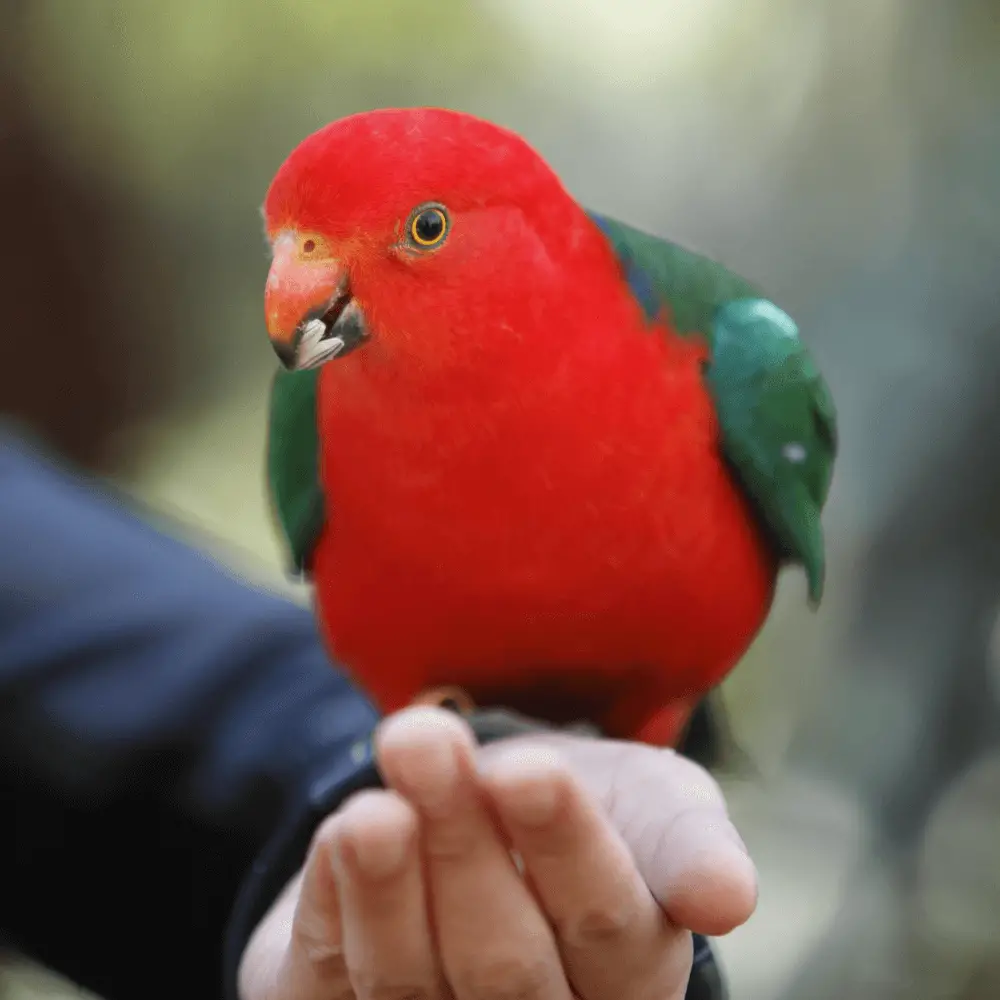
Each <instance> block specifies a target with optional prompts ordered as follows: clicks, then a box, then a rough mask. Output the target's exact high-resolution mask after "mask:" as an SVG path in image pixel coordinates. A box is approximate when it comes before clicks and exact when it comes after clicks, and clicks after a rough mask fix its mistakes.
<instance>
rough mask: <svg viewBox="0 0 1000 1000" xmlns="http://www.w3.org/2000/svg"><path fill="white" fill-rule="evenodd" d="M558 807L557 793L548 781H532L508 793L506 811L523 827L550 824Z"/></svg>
mask: <svg viewBox="0 0 1000 1000" xmlns="http://www.w3.org/2000/svg"><path fill="white" fill-rule="evenodd" d="M558 805H559V793H558V791H557V789H556V787H555V786H554V785H553V784H552V782H550V781H546V780H544V779H534V780H532V781H527V782H524V783H522V784H521V785H520V787H518V789H517V790H516V791H512V792H511V793H509V798H508V799H507V809H508V810H509V811H510V812H511V813H513V817H512V818H513V819H514V820H516V821H517V822H518V823H523V824H524V825H525V826H544V825H545V824H546V823H551V822H552V820H553V818H554V817H555V814H556V809H557V807H558Z"/></svg>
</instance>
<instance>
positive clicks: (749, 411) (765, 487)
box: [706, 298, 837, 605]
mask: <svg viewBox="0 0 1000 1000" xmlns="http://www.w3.org/2000/svg"><path fill="white" fill-rule="evenodd" d="M710 340H711V344H712V362H711V364H710V366H709V368H708V370H707V372H706V379H707V380H708V384H709V387H710V389H711V391H712V397H713V399H714V400H715V406H716V410H717V412H718V415H719V424H720V426H721V428H722V438H723V451H724V452H725V454H726V457H727V458H728V459H729V461H730V463H731V464H732V466H733V468H734V470H735V472H736V474H737V476H738V477H739V479H740V481H741V482H742V484H743V486H744V488H745V489H746V491H747V493H748V494H749V495H750V496H751V498H752V499H753V500H754V502H755V503H756V505H757V508H758V509H759V511H760V513H761V515H762V516H763V518H764V520H765V522H766V523H767V525H768V527H769V528H770V529H771V532H772V534H773V536H774V537H775V539H776V540H777V542H778V545H779V550H780V553H781V555H782V556H783V557H784V558H785V559H787V560H789V561H792V562H797V563H800V564H801V565H802V566H803V568H804V569H805V571H806V578H807V580H808V583H809V599H810V601H811V602H812V603H813V604H814V605H817V604H819V602H820V600H821V598H822V596H823V583H824V578H825V572H826V557H825V548H824V544H823V528H822V524H821V521H820V514H821V512H822V510H823V506H824V504H825V503H826V498H827V494H828V492H829V489H830V479H831V477H832V474H833V464H834V460H835V458H836V454H837V415H836V410H835V408H834V405H833V397H832V396H831V395H830V389H829V387H828V386H827V384H826V382H825V380H824V379H823V377H822V375H820V373H819V370H818V369H817V368H816V365H815V363H814V362H813V359H812V357H811V356H810V354H809V352H808V350H807V349H806V347H805V345H804V344H803V343H802V341H801V340H800V339H799V332H798V329H797V327H796V325H795V323H794V322H793V321H792V319H791V317H789V316H788V314H787V313H785V312H783V311H782V310H781V309H779V308H778V307H777V306H776V305H775V304H774V303H773V302H769V301H768V300H767V299H757V298H754V299H738V300H736V301H734V302H730V303H727V304H726V305H725V306H723V307H722V308H721V309H719V311H718V312H717V314H716V317H715V322H714V327H713V330H712V334H711V337H710Z"/></svg>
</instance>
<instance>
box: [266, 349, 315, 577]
mask: <svg viewBox="0 0 1000 1000" xmlns="http://www.w3.org/2000/svg"><path fill="white" fill-rule="evenodd" d="M318 377H319V369H318V368H316V369H312V370H307V371H299V372H290V371H286V370H285V369H284V368H282V369H279V370H278V372H277V374H276V375H275V377H274V383H273V385H272V387H271V411H270V416H269V421H268V440H267V475H268V485H269V486H270V493H271V503H272V505H273V507H274V511H275V514H276V515H277V518H278V522H279V523H280V524H281V528H282V530H283V531H284V534H285V539H286V541H287V543H288V547H289V550H290V552H291V557H292V565H293V567H294V569H295V571H296V572H298V573H302V572H304V571H305V569H306V566H307V563H308V561H309V557H310V555H311V554H312V550H313V548H314V547H315V545H316V541H317V539H318V538H319V534H320V532H321V531H322V530H323V523H324V520H325V517H326V510H325V506H326V505H325V502H324V498H323V491H322V489H321V488H320V480H319V425H318V422H317V414H316V381H317V379H318Z"/></svg>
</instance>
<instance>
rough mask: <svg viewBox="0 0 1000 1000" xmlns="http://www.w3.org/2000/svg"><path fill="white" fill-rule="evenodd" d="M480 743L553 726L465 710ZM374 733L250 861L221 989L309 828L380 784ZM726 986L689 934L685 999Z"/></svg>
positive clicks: (719, 992) (233, 996)
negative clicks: (691, 950)
mask: <svg viewBox="0 0 1000 1000" xmlns="http://www.w3.org/2000/svg"><path fill="white" fill-rule="evenodd" d="M465 718H466V721H467V722H468V723H469V725H470V727H471V728H472V731H473V733H474V735H475V737H476V740H477V741H478V743H479V745H480V746H486V745H487V744H488V743H494V742H496V741H498V740H502V739H509V738H511V737H513V736H522V735H527V734H529V733H533V732H539V731H540V730H552V729H554V728H555V727H553V726H549V725H547V724H546V723H542V722H539V721H536V720H534V719H529V718H527V717H525V716H522V715H518V714H516V713H513V712H506V711H502V710H488V711H476V712H471V713H469V714H468V715H466V717H465ZM373 735H374V734H369V736H368V737H367V738H366V739H364V740H359V741H358V742H357V743H354V744H353V745H352V746H351V749H350V753H349V754H348V755H347V756H346V757H340V758H338V759H337V760H336V761H335V762H334V763H333V764H332V766H331V767H330V768H329V770H327V771H326V772H325V773H323V774H322V775H321V776H320V777H319V778H318V779H316V780H315V781H314V782H313V783H312V785H310V787H309V788H308V790H307V791H306V793H305V794H304V795H302V796H301V797H300V798H299V799H298V800H297V801H296V803H295V805H294V806H293V808H291V809H290V811H289V817H288V819H287V821H286V823H285V824H284V826H282V827H281V828H280V829H279V830H278V832H277V833H276V834H275V835H274V837H273V838H272V839H271V841H270V843H268V845H267V847H266V848H265V849H264V851H263V853H262V854H261V855H260V857H259V858H258V859H257V861H256V862H254V865H253V868H252V869H251V871H250V874H249V875H248V877H247V879H246V880H245V882H244V884H243V887H242V889H241V890H240V894H239V896H238V898H237V900H236V905H235V906H234V908H233V912H232V916H231V917H230V921H229V927H228V928H227V932H226V940H225V945H224V954H223V962H224V967H223V973H224V977H225V978H224V984H223V985H224V995H225V997H226V1000H240V995H239V987H238V981H239V967H240V961H241V959H242V957H243V952H244V950H245V949H246V946H247V943H248V942H249V940H250V936H251V935H252V934H253V932H254V930H255V929H256V927H257V925H258V924H259V923H260V922H261V920H263V919H264V916H265V914H266V913H267V911H268V910H269V909H270V907H271V905H272V903H273V902H274V901H275V900H276V899H277V898H278V896H279V895H280V893H281V892H282V890H283V889H284V888H285V886H286V885H287V884H288V882H289V881H290V880H291V879H292V877H293V876H294V875H295V873H296V872H297V871H298V870H299V868H301V867H302V863H303V861H304V860H305V857H306V854H307V853H308V851H309V845H310V843H311V841H312V838H313V834H314V833H315V832H316V830H317V829H318V828H319V826H320V824H321V823H322V822H323V820H324V819H326V817H327V816H329V815H330V814H331V813H334V812H336V810H337V809H338V808H339V807H340V806H341V804H342V803H343V802H345V801H346V800H347V799H348V798H349V797H350V796H351V795H353V794H354V793H355V792H359V791H361V790H362V789H365V788H381V787H382V778H381V775H380V774H379V772H378V767H377V766H376V764H375V752H374V744H373V739H372V737H373ZM727 995H728V994H727V991H726V990H725V988H724V985H723V982H722V978H721V976H720V974H719V969H718V966H717V965H716V962H715V957H714V955H713V954H712V949H711V946H710V945H709V943H708V940H707V939H706V938H704V937H702V936H701V935H699V934H695V935H694V962H693V966H692V971H691V980H690V982H689V985H688V989H687V993H686V994H685V1000H726V998H727Z"/></svg>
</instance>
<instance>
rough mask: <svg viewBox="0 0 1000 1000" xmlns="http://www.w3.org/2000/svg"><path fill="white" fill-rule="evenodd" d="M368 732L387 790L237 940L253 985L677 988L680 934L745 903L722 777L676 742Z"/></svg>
mask: <svg viewBox="0 0 1000 1000" xmlns="http://www.w3.org/2000/svg"><path fill="white" fill-rule="evenodd" d="M376 746H377V753H378V760H379V765H380V769H381V771H382V774H383V776H384V779H385V782H386V785H387V789H386V790H379V791H366V792H361V793H359V794H358V795H356V796H354V797H353V798H352V799H350V800H349V801H348V802H347V803H346V804H345V805H344V806H343V807H342V808H341V809H340V810H339V811H338V812H337V813H336V814H335V815H334V816H332V817H330V818H329V819H328V820H327V821H326V822H325V823H324V824H323V826H322V827H321V828H320V830H319V831H318V833H317V835H316V837H315V838H314V841H313V845H312V848H311V850H310V852H309V856H308V858H307V860H306V863H305V866H304V868H303V870H302V872H301V873H300V874H299V875H298V876H297V877H296V878H295V879H294V880H293V881H292V882H291V883H290V884H289V885H288V887H287V888H286V890H285V892H284V893H283V894H282V896H281V897H280V898H279V899H278V900H277V901H276V903H275V904H274V906H273V907H272V909H271V911H270V912H269V914H268V915H267V916H266V917H265V919H264V920H263V921H262V922H261V924H260V925H259V927H258V929H257V931H256V932H255V934H254V935H253V937H252V939H251V941H250V943H249V945H248V947H247V950H246V953H245V955H244V959H243V963H242V966H241V974H240V981H241V993H242V996H243V998H244V1000H416V998H419V1000H446V998H451V997H454V998H455V1000H500V998H508V997H510V998H515V997H516V998H518V1000H571V998H572V997H574V996H575V997H578V998H580V1000H640V998H641V1000H681V998H682V997H683V996H684V992H685V989H686V986H687V982H688V977H689V975H690V968H691V938H690V931H692V930H693V931H697V932H699V933H704V934H722V933H726V932H727V931H729V930H732V929H733V928H734V927H736V926H738V925H739V924H741V923H743V922H744V921H745V920H746V919H747V918H748V917H749V916H750V914H751V913H752V911H753V909H754V905H755V903H756V875H755V872H754V868H753V865H752V863H751V862H750V860H749V858H748V857H747V855H746V852H745V849H744V848H743V846H742V842H741V841H740V840H739V837H738V835H737V834H736V831H735V830H734V828H733V827H732V825H731V824H730V823H729V821H728V819H727V817H726V812H725V805H724V802H723V798H722V794H721V792H720V791H719V789H718V786H717V785H716V784H715V782H714V781H713V780H712V779H711V778H710V777H709V776H708V774H707V773H706V772H704V771H703V770H702V769H701V768H699V767H698V766H697V765H695V764H692V763H691V762H689V761H686V760H684V759H683V758H681V757H678V756H677V755H676V754H673V753H672V752H670V751H664V750H656V749H653V748H651V747H647V746H642V745H638V744H628V743H617V742H612V741H608V740H593V739H588V738H583V737H575V736H568V735H562V734H549V733H545V734H532V735H531V736H522V737H516V738H512V739H508V740H504V741H501V742H498V743H495V744H490V745H489V746H487V747H485V748H482V749H478V750H477V749H476V747H475V745H474V741H473V739H472V736H471V733H470V732H469V730H468V727H467V726H466V725H465V724H464V723H463V722H462V721H461V720H460V719H459V718H458V717H456V716H454V715H453V714H451V713H447V712H444V711H441V710H439V709H411V710H407V711H404V712H401V713H399V714H397V715H395V716H392V717H391V718H389V719H387V720H386V721H385V722H384V723H383V724H382V726H381V727H380V731H379V733H378V736H377V740H376ZM508 844H509V845H510V847H512V848H513V849H514V850H516V852H517V854H518V856H519V860H520V864H521V866H522V867H523V869H524V872H525V874H526V876H527V879H525V878H522V877H521V875H520V874H518V870H517V867H516V866H515V863H514V862H513V861H512V859H511V855H510V851H509V848H508Z"/></svg>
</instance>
